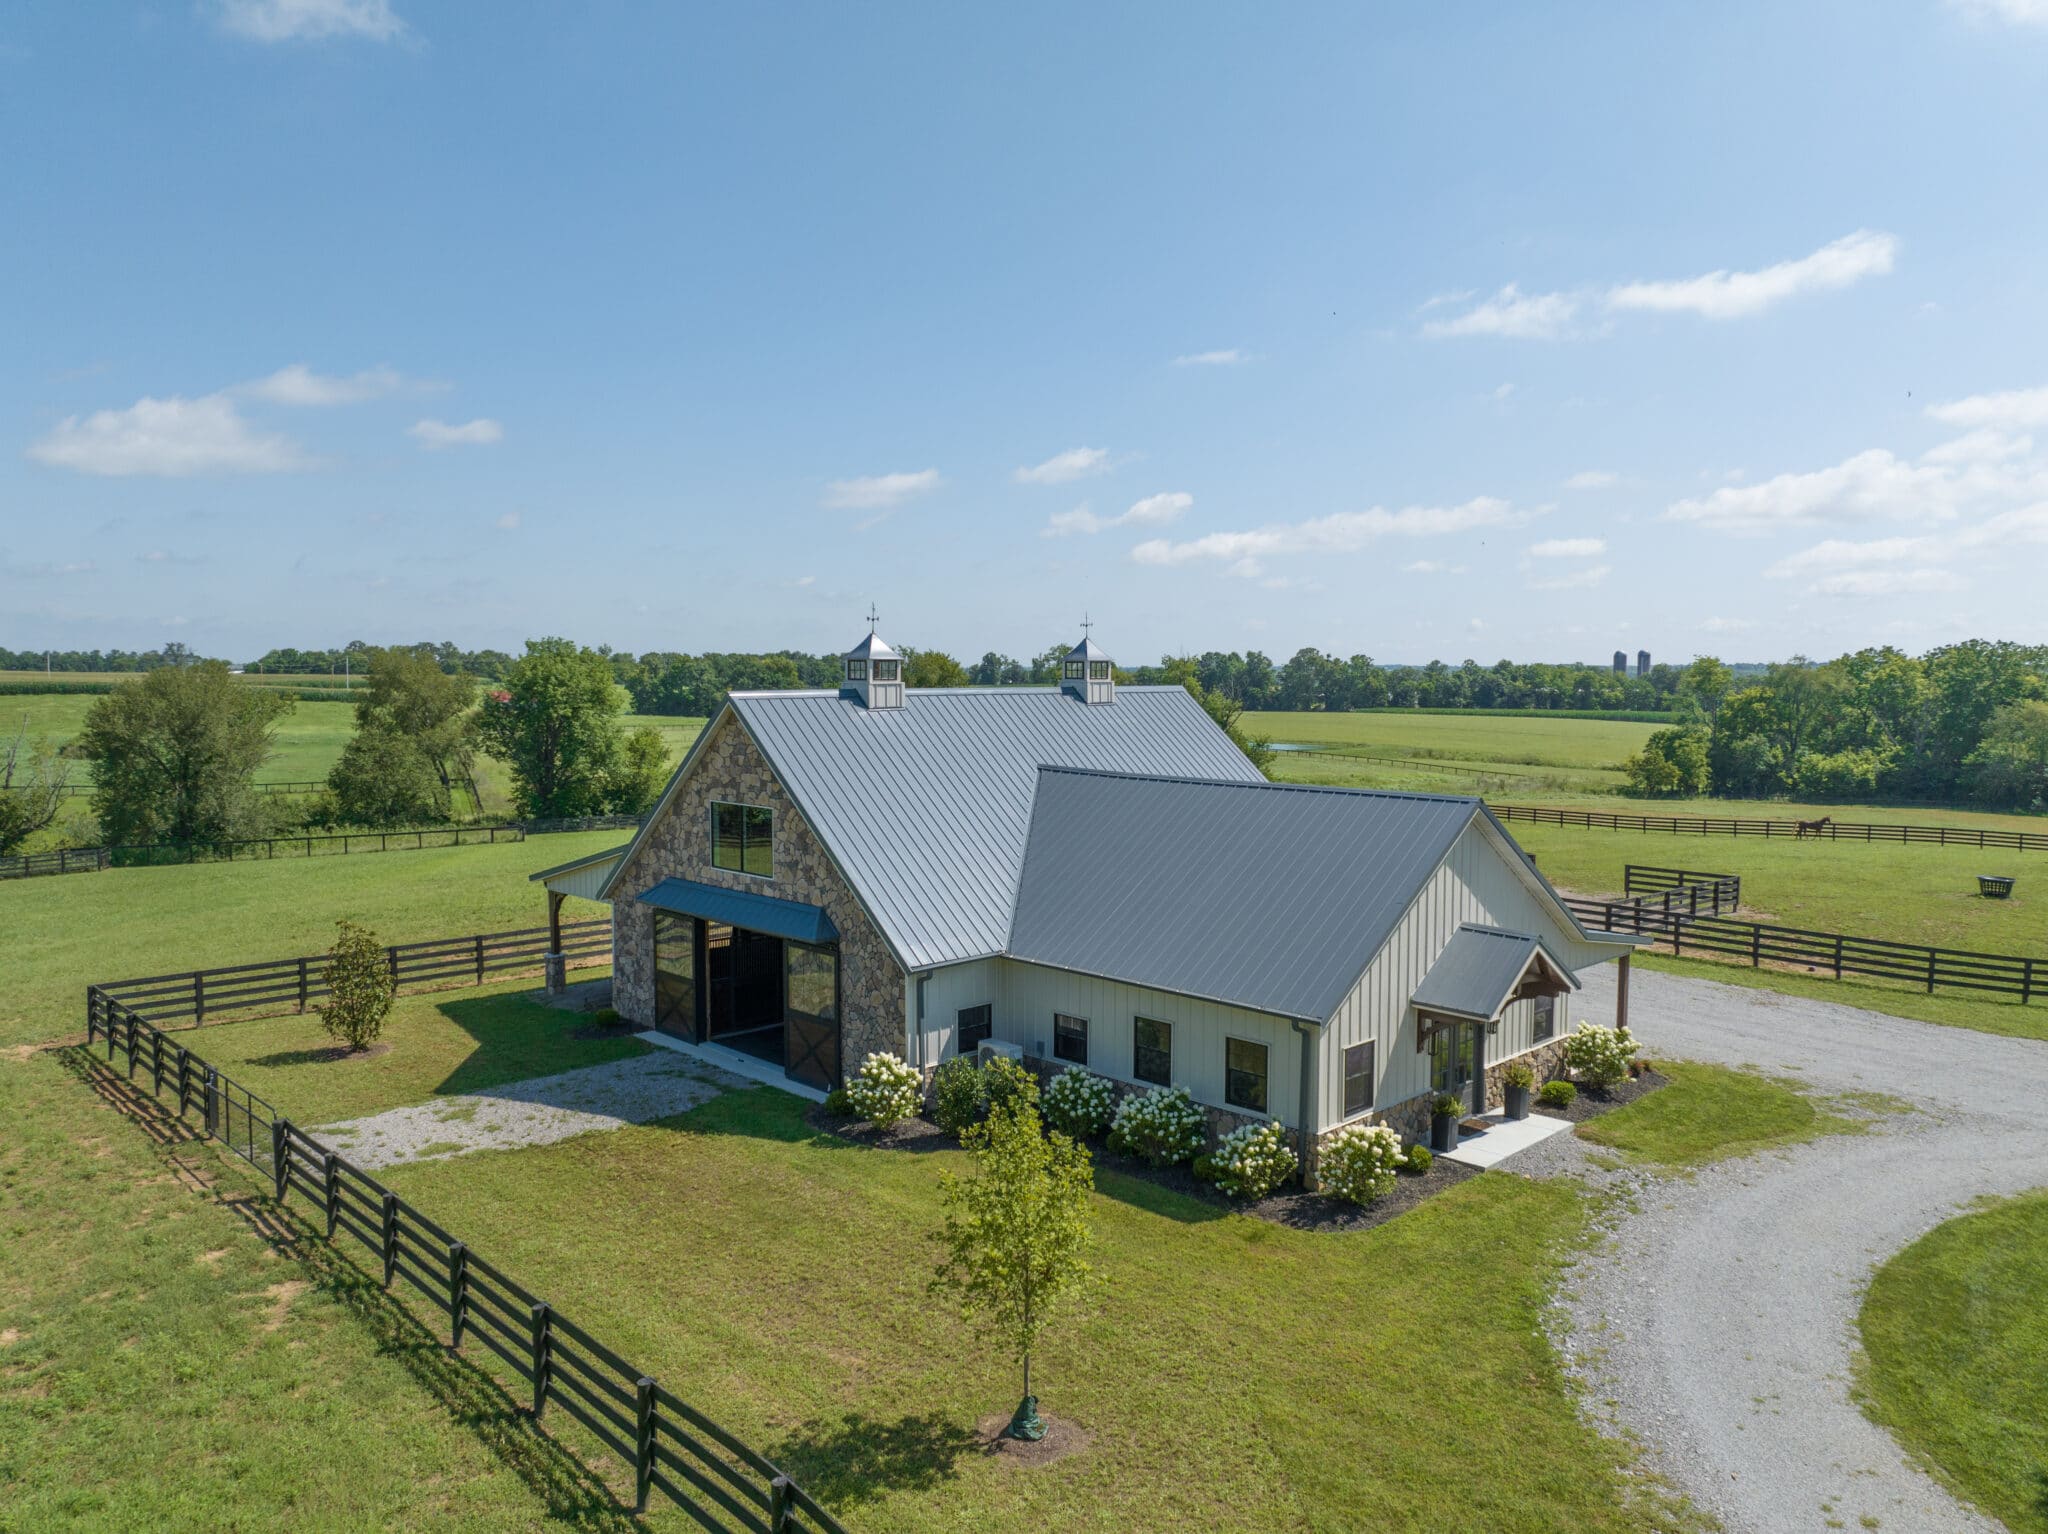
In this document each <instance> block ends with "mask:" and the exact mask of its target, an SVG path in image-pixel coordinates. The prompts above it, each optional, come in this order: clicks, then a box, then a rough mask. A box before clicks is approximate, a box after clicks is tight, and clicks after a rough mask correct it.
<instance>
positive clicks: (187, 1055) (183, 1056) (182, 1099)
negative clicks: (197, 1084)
mask: <svg viewBox="0 0 2048 1534" xmlns="http://www.w3.org/2000/svg"><path fill="white" fill-rule="evenodd" d="M191 1101H192V1052H191V1051H190V1050H188V1049H186V1048H185V1047H184V1046H183V1045H182V1044H181V1045H179V1046H178V1117H179V1118H183V1117H184V1116H185V1109H186V1107H187V1106H188V1105H189V1104H190V1103H191Z"/></svg>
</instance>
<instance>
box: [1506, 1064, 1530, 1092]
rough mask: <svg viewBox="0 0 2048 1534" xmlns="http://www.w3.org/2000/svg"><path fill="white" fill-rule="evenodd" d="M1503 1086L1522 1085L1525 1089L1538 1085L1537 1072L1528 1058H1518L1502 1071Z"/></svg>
mask: <svg viewBox="0 0 2048 1534" xmlns="http://www.w3.org/2000/svg"><path fill="white" fill-rule="evenodd" d="M1500 1080H1501V1085H1502V1086H1507V1087H1520V1088H1521V1089H1522V1090H1523V1091H1525V1092H1526V1091H1528V1090H1529V1088H1531V1087H1533V1086H1535V1085H1536V1072H1535V1071H1534V1070H1533V1069H1532V1068H1531V1067H1530V1065H1529V1062H1528V1061H1527V1060H1517V1061H1515V1062H1514V1063H1513V1064H1512V1065H1510V1066H1508V1067H1507V1068H1506V1069H1505V1070H1503V1071H1502V1072H1501V1073H1500Z"/></svg>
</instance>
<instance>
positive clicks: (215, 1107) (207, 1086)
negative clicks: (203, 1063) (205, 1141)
mask: <svg viewBox="0 0 2048 1534" xmlns="http://www.w3.org/2000/svg"><path fill="white" fill-rule="evenodd" d="M199 1090H200V1092H201V1093H202V1094H204V1095H203V1101H204V1106H205V1122H206V1132H207V1133H208V1134H210V1135H212V1136H213V1137H214V1138H215V1139H216V1140H218V1139H219V1138H220V1072H219V1071H217V1070H215V1069H214V1068H213V1067H212V1066H210V1065H209V1066H207V1067H206V1075H205V1076H204V1077H202V1078H201V1081H200V1087H199Z"/></svg>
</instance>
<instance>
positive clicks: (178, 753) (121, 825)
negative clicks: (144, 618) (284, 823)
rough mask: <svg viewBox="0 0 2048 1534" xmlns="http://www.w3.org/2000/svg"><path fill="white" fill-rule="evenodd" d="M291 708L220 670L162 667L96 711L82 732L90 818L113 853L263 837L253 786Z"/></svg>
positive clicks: (273, 692)
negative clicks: (90, 780) (89, 772)
mask: <svg viewBox="0 0 2048 1534" xmlns="http://www.w3.org/2000/svg"><path fill="white" fill-rule="evenodd" d="M292 706H293V704H292V700H291V699H290V698H289V697H287V696H285V695H284V694H283V693H282V692H281V691H280V690H279V689H276V688H269V687H245V686H243V685H242V684H241V683H239V682H237V681H236V680H235V679H234V678H233V677H232V676H230V675H229V674H228V668H227V666H226V665H225V664H224V663H223V662H221V661H214V660H210V661H198V662H195V663H193V664H191V665H184V666H163V667H159V668H158V669H156V670H153V671H150V672H148V673H147V674H146V675H144V676H143V677H142V678H141V679H139V680H137V681H133V682H124V683H122V684H121V685H120V686H118V687H116V688H115V689H114V690H113V691H112V692H110V693H108V694H107V695H106V696H104V697H102V698H100V699H98V700H97V701H95V702H94V704H93V706H92V709H91V711H90V712H88V713H87V715H86V716H85V728H84V729H83V730H81V731H80V732H79V736H78V746H79V750H80V751H81V753H82V754H83V755H85V756H87V757H90V758H91V759H92V762H93V776H94V789H93V799H92V807H93V813H94V815H96V816H97V817H98V819H99V824H100V833H101V835H102V836H104V837H105V838H106V840H107V841H108V842H110V843H112V844H114V845H117V846H119V845H127V844H139V843H151V842H195V843H201V844H217V843H220V842H223V841H226V840H228V839H230V838H232V837H236V836H250V835H257V834H260V833H261V832H262V831H263V830H265V829H267V824H266V821H265V818H264V813H263V810H262V807H261V806H260V805H258V804H257V803H256V802H255V801H256V795H255V794H254V793H253V791H252V790H251V789H250V787H249V784H250V782H251V780H252V779H253V778H254V776H255V773H256V769H257V768H259V767H261V766H262V765H263V762H264V760H265V759H266V758H267V757H268V756H269V755H270V748H271V742H272V739H273V736H274V730H275V726H276V723H277V721H278V720H279V719H280V718H281V717H283V716H284V715H285V714H287V713H289V712H291V709H292Z"/></svg>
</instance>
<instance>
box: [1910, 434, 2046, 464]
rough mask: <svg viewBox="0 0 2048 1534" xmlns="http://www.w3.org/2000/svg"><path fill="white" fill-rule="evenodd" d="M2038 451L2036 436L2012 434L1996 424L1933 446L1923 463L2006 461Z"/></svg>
mask: <svg viewBox="0 0 2048 1534" xmlns="http://www.w3.org/2000/svg"><path fill="white" fill-rule="evenodd" d="M2033 451H2034V439H2033V438H2032V437H2027V436H2020V437H2014V436H2010V435H2008V434H2007V433H2005V432H2002V431H1998V430H1995V429H1993V428H1992V427H1989V426H1986V427H1982V428H1980V429H1979V430H1977V431H1966V432H1964V433H1963V434H1962V435H1961V436H1960V437H1952V438H1950V439H1949V440H1948V441H1946V442H1944V443H1942V444H1941V445H1940V446H1938V447H1931V448H1929V449H1928V450H1927V451H1926V452H1924V453H1922V454H1921V455H1920V461H1921V462H1922V463H1956V464H1972V463H2004V462H2006V461H2007V460H2009V459H2013V458H2025V457H2026V456H2027V455H2028V454H2030V453H2032V452H2033Z"/></svg>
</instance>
